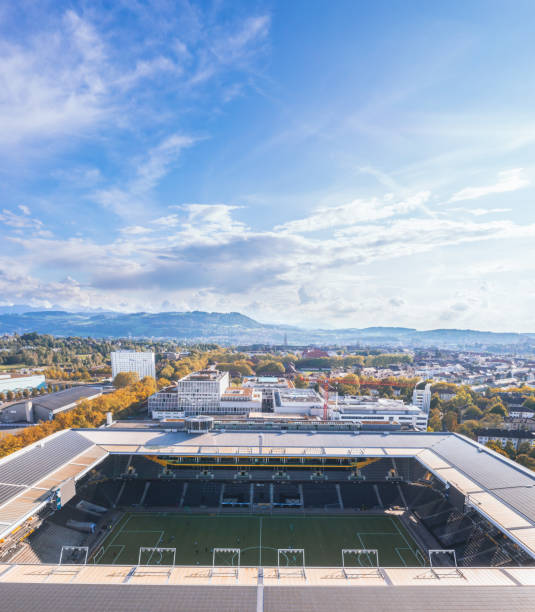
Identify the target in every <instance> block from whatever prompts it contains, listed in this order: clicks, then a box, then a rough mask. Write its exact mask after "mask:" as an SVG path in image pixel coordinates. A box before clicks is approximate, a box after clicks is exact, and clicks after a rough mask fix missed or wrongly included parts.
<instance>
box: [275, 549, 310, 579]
mask: <svg viewBox="0 0 535 612" xmlns="http://www.w3.org/2000/svg"><path fill="white" fill-rule="evenodd" d="M281 573H283V575H285V576H295V575H298V576H302V577H303V578H304V579H305V580H306V572H305V549H304V548H278V549H277V575H278V577H279V578H280V577H281Z"/></svg>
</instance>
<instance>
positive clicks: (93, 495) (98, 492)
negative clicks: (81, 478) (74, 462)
mask: <svg viewBox="0 0 535 612" xmlns="http://www.w3.org/2000/svg"><path fill="white" fill-rule="evenodd" d="M122 484H123V482H122V481H121V480H107V481H104V482H100V483H94V484H91V485H86V486H83V487H81V488H80V490H79V492H80V497H81V498H82V499H85V500H86V501H89V502H92V503H94V504H97V505H99V506H104V507H105V508H114V507H115V500H116V499H117V496H118V495H119V491H120V489H121V486H122Z"/></svg>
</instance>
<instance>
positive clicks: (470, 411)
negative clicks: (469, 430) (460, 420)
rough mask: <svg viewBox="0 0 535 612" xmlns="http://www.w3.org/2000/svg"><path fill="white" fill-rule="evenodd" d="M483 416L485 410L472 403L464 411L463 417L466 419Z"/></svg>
mask: <svg viewBox="0 0 535 612" xmlns="http://www.w3.org/2000/svg"><path fill="white" fill-rule="evenodd" d="M482 416H483V411H482V410H480V409H479V408H478V407H477V406H476V405H474V404H472V405H471V406H468V408H467V409H466V410H465V411H464V413H463V417H464V418H465V419H480V418H481V417H482Z"/></svg>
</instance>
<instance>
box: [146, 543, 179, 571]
mask: <svg viewBox="0 0 535 612" xmlns="http://www.w3.org/2000/svg"><path fill="white" fill-rule="evenodd" d="M175 561H176V548H162V547H160V546H140V548H139V554H138V560H137V564H138V567H139V566H142V565H160V566H165V567H174V566H175Z"/></svg>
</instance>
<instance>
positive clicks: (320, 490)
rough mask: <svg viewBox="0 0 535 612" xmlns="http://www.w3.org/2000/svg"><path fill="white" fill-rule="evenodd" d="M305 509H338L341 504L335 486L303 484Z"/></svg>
mask: <svg viewBox="0 0 535 612" xmlns="http://www.w3.org/2000/svg"><path fill="white" fill-rule="evenodd" d="M303 497H304V504H305V508H338V509H340V502H339V500H338V494H337V492H336V488H335V486H334V484H330V483H329V484H326V483H306V484H303Z"/></svg>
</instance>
